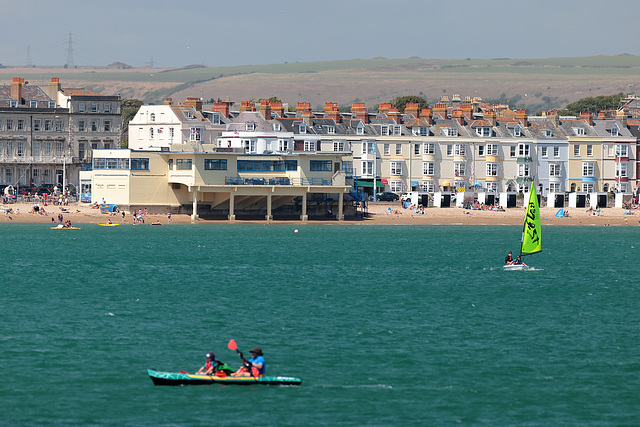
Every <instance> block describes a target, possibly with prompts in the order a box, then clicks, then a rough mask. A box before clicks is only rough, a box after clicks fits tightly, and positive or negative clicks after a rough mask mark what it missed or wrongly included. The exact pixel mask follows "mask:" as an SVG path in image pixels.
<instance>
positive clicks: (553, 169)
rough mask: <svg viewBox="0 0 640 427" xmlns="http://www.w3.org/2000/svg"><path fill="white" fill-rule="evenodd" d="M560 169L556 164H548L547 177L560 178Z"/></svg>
mask: <svg viewBox="0 0 640 427" xmlns="http://www.w3.org/2000/svg"><path fill="white" fill-rule="evenodd" d="M561 170H562V169H561V167H560V165H559V164H558V163H550V164H549V176H556V177H558V176H560V175H561V173H562V172H561Z"/></svg>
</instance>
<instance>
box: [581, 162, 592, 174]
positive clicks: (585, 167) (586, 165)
mask: <svg viewBox="0 0 640 427" xmlns="http://www.w3.org/2000/svg"><path fill="white" fill-rule="evenodd" d="M582 176H587V177H593V176H595V164H594V162H582Z"/></svg>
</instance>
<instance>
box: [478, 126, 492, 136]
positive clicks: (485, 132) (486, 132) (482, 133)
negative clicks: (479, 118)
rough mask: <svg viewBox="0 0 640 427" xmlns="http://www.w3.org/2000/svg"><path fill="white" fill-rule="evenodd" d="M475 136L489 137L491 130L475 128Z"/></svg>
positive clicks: (488, 128)
mask: <svg viewBox="0 0 640 427" xmlns="http://www.w3.org/2000/svg"><path fill="white" fill-rule="evenodd" d="M476 135H478V136H483V137H489V136H491V128H490V127H477V128H476Z"/></svg>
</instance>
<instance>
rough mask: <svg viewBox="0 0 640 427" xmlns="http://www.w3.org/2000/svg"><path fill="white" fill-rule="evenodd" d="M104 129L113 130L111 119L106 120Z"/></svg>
mask: <svg viewBox="0 0 640 427" xmlns="http://www.w3.org/2000/svg"><path fill="white" fill-rule="evenodd" d="M104 131H105V132H111V120H105V121H104Z"/></svg>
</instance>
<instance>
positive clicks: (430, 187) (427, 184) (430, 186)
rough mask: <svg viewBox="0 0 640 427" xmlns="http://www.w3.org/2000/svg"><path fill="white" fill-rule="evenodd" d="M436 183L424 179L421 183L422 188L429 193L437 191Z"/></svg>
mask: <svg viewBox="0 0 640 427" xmlns="http://www.w3.org/2000/svg"><path fill="white" fill-rule="evenodd" d="M435 188H436V186H435V183H434V182H433V181H422V182H421V183H420V189H421V190H422V191H426V192H427V193H433V192H434V191H435Z"/></svg>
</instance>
